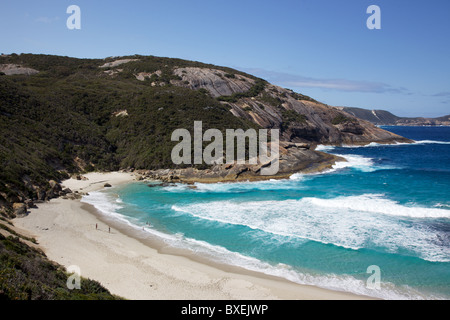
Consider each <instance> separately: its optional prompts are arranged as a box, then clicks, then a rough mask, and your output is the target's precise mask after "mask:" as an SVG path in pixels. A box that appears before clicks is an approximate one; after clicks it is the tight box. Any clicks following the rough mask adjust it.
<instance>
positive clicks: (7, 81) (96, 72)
mask: <svg viewBox="0 0 450 320" xmlns="http://www.w3.org/2000/svg"><path fill="white" fill-rule="evenodd" d="M140 59H141V64H139V65H138V64H136V62H133V61H132V62H129V63H128V64H124V65H123V69H121V70H122V71H121V72H120V74H118V75H115V76H111V75H110V74H109V73H108V70H109V68H106V67H102V66H103V65H105V64H107V63H108V60H103V59H102V60H84V59H74V58H66V57H56V56H46V55H20V56H18V55H11V56H7V57H1V58H0V65H2V64H3V65H20V66H27V67H28V68H32V69H34V70H39V73H36V74H34V75H24V74H12V75H5V74H3V75H1V76H0V131H1V135H0V166H1V170H0V206H3V212H4V213H5V212H6V211H8V209H9V211H10V210H11V206H10V204H12V203H17V202H23V201H24V200H25V199H27V198H29V199H33V200H38V199H39V194H38V193H39V192H40V190H48V189H49V188H50V186H49V184H48V181H49V180H51V179H53V180H56V181H57V180H60V179H62V178H65V177H67V176H68V173H72V172H78V171H84V170H86V171H90V170H117V169H120V168H136V169H158V168H166V167H171V166H173V163H172V162H171V159H170V155H171V150H172V148H173V146H174V145H175V142H173V143H172V142H171V141H170V140H171V139H170V137H171V134H172V132H173V130H175V129H177V128H187V129H193V124H194V120H197V121H203V124H204V126H205V127H210V128H218V129H222V130H224V129H226V128H236V129H237V128H243V129H246V128H250V127H257V126H256V125H254V124H252V123H251V122H250V121H247V120H244V119H240V118H236V117H235V116H233V115H232V114H231V113H230V112H229V110H228V109H227V108H226V107H225V106H223V105H222V104H221V103H220V102H219V101H217V99H214V98H212V97H211V96H210V95H209V94H208V92H206V91H205V90H191V89H188V88H183V87H179V86H174V85H172V84H171V83H170V81H171V80H172V78H175V76H174V75H173V74H172V73H169V72H168V71H166V70H169V68H170V66H172V65H173V64H174V63H177V64H178V65H180V64H181V63H185V64H187V65H196V66H197V65H200V64H198V63H194V62H183V61H179V60H176V59H163V58H152V57H147V58H144V57H140ZM125 66H126V67H125ZM156 70H163V71H162V73H160V76H158V85H153V86H152V85H151V82H150V81H149V80H146V81H139V80H137V79H136V77H135V76H134V74H137V73H138V72H145V73H150V72H152V71H156ZM225 70H227V69H225Z"/></svg>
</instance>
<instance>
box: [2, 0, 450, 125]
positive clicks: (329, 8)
mask: <svg viewBox="0 0 450 320" xmlns="http://www.w3.org/2000/svg"><path fill="white" fill-rule="evenodd" d="M72 4H75V5H78V6H79V7H80V8H81V30H69V29H68V28H67V27H66V20H67V18H68V17H69V14H67V13H66V10H67V7H68V6H69V5H72ZM373 4H374V5H378V6H379V7H380V8H381V30H369V29H368V28H367V27H366V20H367V19H368V18H369V16H370V15H369V14H367V13H366V10H367V7H368V6H369V5H373ZM0 29H1V30H2V31H1V33H0V52H2V53H13V52H15V53H45V54H56V55H65V56H71V57H79V58H105V57H109V56H120V55H130V54H143V55H155V56H164V57H176V58H183V59H189V60H196V61H201V62H206V63H212V64H216V65H221V66H229V67H233V68H236V69H239V70H243V71H246V72H249V73H252V74H254V75H256V76H259V77H262V78H264V79H266V80H268V81H270V82H272V83H274V84H277V85H280V86H282V87H285V88H290V89H293V90H295V91H297V92H300V93H303V94H307V95H310V96H312V97H313V98H315V99H317V100H319V101H322V102H324V103H327V104H330V105H335V106H353V107H362V108H369V109H385V110H389V111H391V112H393V113H395V114H397V115H399V116H428V117H433V116H442V115H446V114H450V61H449V60H450V41H449V39H450V1H448V0H431V1H423V0H422V1H417V0H296V1H288V0H278V1H262V0H259V1H254V0H240V1H235V0H231V1H230V0H228V1H218V0H208V1H205V0H191V1H190V0H182V1H178V0H176V1H175V0H158V1H155V0H148V1H136V0H128V1H114V0H108V1H107V0H70V1H66V0H47V1H46V0H42V1H35V0H28V1H24V0H13V1H12V0H2V1H1V3H0Z"/></svg>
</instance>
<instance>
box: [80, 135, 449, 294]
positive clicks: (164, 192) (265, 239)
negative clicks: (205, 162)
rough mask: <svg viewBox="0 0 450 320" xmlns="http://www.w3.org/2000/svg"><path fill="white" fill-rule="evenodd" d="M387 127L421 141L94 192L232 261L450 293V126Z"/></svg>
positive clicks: (330, 283)
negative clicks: (273, 170) (326, 163)
mask: <svg viewBox="0 0 450 320" xmlns="http://www.w3.org/2000/svg"><path fill="white" fill-rule="evenodd" d="M387 129H388V130H390V131H393V132H395V133H398V134H400V135H403V136H405V137H408V138H411V139H414V140H415V141H416V143H414V144H398V145H389V146H383V145H378V144H371V145H369V146H365V147H320V149H322V150H324V151H326V152H330V153H334V154H339V155H342V156H344V157H345V158H346V159H347V160H348V162H345V163H338V164H337V165H336V166H335V167H334V169H333V170H330V171H329V172H326V173H322V174H312V175H300V174H296V175H294V176H293V177H292V178H291V179H289V180H278V181H265V182H242V183H226V184H225V183H222V184H200V183H197V184H196V185H195V186H196V188H195V189H192V188H190V187H189V186H186V185H181V184H180V185H175V186H170V187H152V188H150V187H149V186H148V185H147V184H146V183H133V184H129V185H127V186H123V187H119V188H113V189H111V190H108V191H105V192H97V193H92V194H91V195H89V196H88V197H85V198H84V200H83V201H86V202H89V203H91V204H93V205H95V206H96V207H97V208H98V209H99V210H101V211H102V212H103V213H105V214H109V215H114V216H116V217H117V218H120V219H126V220H127V221H129V222H130V223H132V224H133V225H137V226H139V227H140V228H142V227H144V228H145V230H146V231H148V232H149V233H152V234H154V235H156V236H158V237H161V238H162V239H164V241H166V242H167V243H168V244H169V245H172V246H175V247H181V248H186V249H189V250H192V251H194V252H197V253H199V254H202V255H203V256H207V257H209V258H211V259H213V260H216V261H219V262H222V263H228V264H232V265H238V266H241V267H244V268H247V269H250V270H256V271H261V272H264V273H267V274H271V275H276V276H281V277H284V278H287V279H289V280H291V281H295V282H298V283H302V284H311V285H317V286H321V287H325V288H329V289H335V290H341V291H348V292H353V293H357V294H365V295H370V296H373V297H379V298H385V299H434V298H443V299H449V298H450V197H449V195H450V128H449V127H387ZM373 265H374V266H377V267H379V270H380V279H381V283H380V287H379V288H372V287H370V286H369V285H368V281H369V282H370V281H371V280H370V278H369V277H371V275H372V274H371V273H368V267H369V266H373ZM370 283H372V282H370Z"/></svg>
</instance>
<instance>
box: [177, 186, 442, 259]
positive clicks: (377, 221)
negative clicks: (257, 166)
mask: <svg viewBox="0 0 450 320" xmlns="http://www.w3.org/2000/svg"><path fill="white" fill-rule="evenodd" d="M172 209H173V210H175V211H177V212H179V213H183V212H184V213H185V214H189V215H192V216H195V217H197V218H200V219H205V220H210V221H216V222H220V223H224V224H233V225H242V226H246V227H249V228H251V229H255V230H262V231H264V232H266V233H270V234H273V235H276V236H283V237H293V238H296V239H297V241H299V240H301V239H303V240H313V241H317V242H321V243H325V244H333V245H336V246H341V247H345V248H350V249H355V250H357V249H360V248H365V247H367V246H369V247H380V248H385V249H384V250H387V251H390V252H399V251H405V250H406V251H408V252H411V254H413V253H414V254H413V255H417V256H419V257H421V258H423V259H426V260H429V261H445V262H447V261H450V248H449V247H448V246H445V245H444V246H442V245H440V244H438V243H436V239H437V234H436V231H434V230H429V229H428V228H426V227H423V225H422V224H420V223H412V222H411V220H406V222H405V221H403V220H399V219H398V218H395V217H398V216H402V217H407V218H409V219H415V218H431V217H433V218H435V217H438V218H450V210H445V209H438V208H420V207H407V206H403V205H400V204H398V203H396V202H394V201H392V200H389V199H385V198H383V197H382V195H371V194H366V195H361V196H350V197H339V198H334V199H320V198H312V197H311V198H303V199H301V200H283V201H251V202H242V203H240V202H234V201H213V202H208V203H196V204H191V205H187V206H182V207H181V206H173V207H172ZM444 238H445V236H444Z"/></svg>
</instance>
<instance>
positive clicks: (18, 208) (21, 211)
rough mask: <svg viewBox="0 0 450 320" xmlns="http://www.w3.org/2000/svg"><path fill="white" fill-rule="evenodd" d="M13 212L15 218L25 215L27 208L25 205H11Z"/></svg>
mask: <svg viewBox="0 0 450 320" xmlns="http://www.w3.org/2000/svg"><path fill="white" fill-rule="evenodd" d="M13 212H14V214H15V215H16V216H23V215H25V214H26V213H27V206H26V204H25V203H13Z"/></svg>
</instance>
